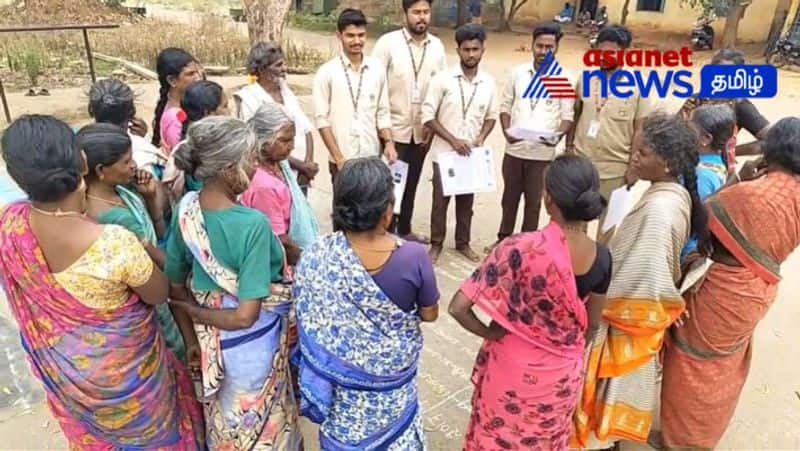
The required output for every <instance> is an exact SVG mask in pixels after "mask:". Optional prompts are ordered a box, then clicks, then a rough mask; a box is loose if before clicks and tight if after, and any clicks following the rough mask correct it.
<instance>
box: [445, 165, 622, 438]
mask: <svg viewBox="0 0 800 451" xmlns="http://www.w3.org/2000/svg"><path fill="white" fill-rule="evenodd" d="M599 189H600V176H599V174H598V173H597V170H596V169H595V168H594V166H593V165H592V163H591V162H590V161H589V160H588V159H586V158H583V157H579V156H574V155H563V156H560V157H558V158H556V159H555V160H554V161H553V162H552V163H551V164H550V165H549V167H548V169H547V172H546V174H545V194H544V201H545V207H546V208H547V212H548V214H549V215H550V218H551V222H550V224H549V225H548V226H547V227H545V228H544V229H542V230H540V231H534V232H525V233H521V234H519V235H513V236H511V237H509V238H506V239H505V240H503V241H501V242H500V243H499V244H498V245H497V247H495V248H494V250H492V252H491V253H490V254H489V256H488V257H487V258H486V260H485V261H484V262H483V264H482V265H481V266H480V267H479V268H478V269H477V270H476V271H475V272H474V273H473V275H472V277H471V278H470V279H468V280H467V281H465V282H464V284H462V285H461V288H460V290H459V291H458V293H456V295H455V296H454V297H453V300H452V302H451V303H450V314H451V315H452V316H453V317H454V318H455V319H456V320H457V321H458V322H459V323H460V324H461V325H462V326H463V327H464V328H465V329H467V330H468V331H470V332H472V333H473V334H475V335H477V336H479V337H481V338H483V339H484V342H483V346H482V347H481V349H480V351H479V352H478V357H477V359H476V362H475V369H474V371H473V373H472V382H473V383H474V384H475V394H474V396H473V398H472V417H471V419H470V424H469V429H468V431H467V437H466V442H465V444H464V449H465V450H470V451H471V450H482V449H542V450H566V449H567V448H568V445H569V437H570V432H571V429H572V428H571V426H572V422H571V419H572V414H573V412H574V411H575V405H576V402H577V398H578V393H579V391H580V387H581V379H582V376H583V369H584V364H583V355H584V335H585V334H586V332H587V329H589V326H590V325H594V324H595V323H596V322H597V321H598V319H597V318H596V317H597V316H598V315H599V311H600V309H601V308H602V306H603V303H604V300H605V297H604V294H605V292H606V289H607V288H608V284H609V280H610V278H611V256H610V254H609V251H608V249H606V248H605V247H604V246H602V245H600V244H597V243H595V242H594V241H592V240H591V239H590V238H589V237H588V236H587V235H586V226H587V222H589V221H593V220H595V219H597V217H598V216H600V214H601V213H602V212H603V209H604V208H605V206H606V200H605V199H604V198H603V197H602V195H601V194H600V191H599ZM586 302H588V303H589V311H590V313H589V314H588V315H587V307H586V305H585V303H586ZM474 306H477V307H478V308H479V309H480V310H481V311H482V312H484V313H486V314H487V315H489V317H490V318H491V323H490V324H489V326H486V325H484V324H483V323H482V322H481V321H480V320H479V319H478V317H477V316H476V314H475V311H474Z"/></svg>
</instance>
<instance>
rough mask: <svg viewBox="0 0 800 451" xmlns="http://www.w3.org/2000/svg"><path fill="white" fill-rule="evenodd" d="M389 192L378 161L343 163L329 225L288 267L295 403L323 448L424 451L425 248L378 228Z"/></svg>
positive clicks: (429, 292)
mask: <svg viewBox="0 0 800 451" xmlns="http://www.w3.org/2000/svg"><path fill="white" fill-rule="evenodd" d="M393 193H394V182H393V181H392V174H391V172H390V171H389V168H388V167H387V166H386V164H385V163H384V162H383V161H381V160H380V159H378V158H362V159H355V160H350V161H348V162H347V163H346V164H345V165H344V167H343V168H342V170H341V172H340V173H339V175H338V176H337V180H336V185H335V187H334V201H333V203H334V213H333V218H334V225H335V228H336V229H337V230H339V231H337V232H335V233H333V234H330V235H327V236H324V237H322V238H320V239H319V240H317V242H316V243H314V244H313V245H312V246H311V247H310V248H308V249H307V250H305V251H303V254H302V255H301V257H300V264H299V265H298V267H297V278H296V280H295V287H294V289H295V297H296V299H297V325H298V333H299V338H300V347H299V350H298V352H297V353H296V354H295V356H294V359H295V360H296V363H297V365H298V367H299V370H300V392H301V395H302V398H301V406H300V407H301V410H302V412H303V414H304V415H305V416H307V417H308V418H309V419H311V420H312V421H314V422H315V423H320V424H321V427H320V432H319V437H320V444H321V448H322V449H323V450H331V451H332V450H354V451H355V450H359V451H361V450H397V451H409V450H422V449H425V437H424V433H423V430H422V415H421V412H420V406H419V400H418V399H417V398H418V393H417V383H416V374H417V365H418V363H419V358H420V351H421V350H422V333H421V331H420V327H419V325H420V321H433V320H435V319H436V316H437V314H438V304H437V302H438V300H439V292H438V289H437V287H436V279H435V277H434V275H433V265H432V264H431V262H430V259H429V258H428V254H427V252H426V249H425V248H424V247H423V246H422V245H420V244H417V243H411V242H405V241H402V240H400V239H398V238H397V237H395V236H393V235H391V234H390V233H388V232H387V229H388V227H389V225H390V224H391V221H392V216H393V214H392V212H393V203H394V195H393Z"/></svg>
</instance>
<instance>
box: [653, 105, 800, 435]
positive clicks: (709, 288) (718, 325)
mask: <svg viewBox="0 0 800 451" xmlns="http://www.w3.org/2000/svg"><path fill="white" fill-rule="evenodd" d="M762 148H763V149H764V157H763V159H762V160H759V161H757V162H753V163H746V164H745V167H743V168H742V170H741V171H740V172H739V176H738V177H737V178H736V180H741V182H739V183H734V184H733V185H731V186H726V187H724V188H722V189H721V190H720V191H719V192H718V193H716V194H715V195H713V196H711V197H710V198H709V200H708V201H707V206H708V211H709V212H710V216H711V217H710V220H709V229H710V230H711V243H712V247H713V253H712V254H711V261H712V263H711V265H710V266H709V267H708V270H707V271H706V273H705V276H704V279H703V280H702V282H701V283H700V284H698V285H697V286H694V287H692V288H691V289H689V290H688V291H687V293H685V298H686V308H687V310H688V311H689V312H690V313H691V315H689V316H688V318H686V319H685V320H684V323H683V325H682V326H681V327H673V328H672V329H670V334H669V340H668V342H667V343H668V345H667V346H666V352H665V353H664V373H663V374H664V379H663V382H662V386H661V429H662V433H663V438H664V444H665V445H666V446H668V447H670V449H714V448H715V447H716V446H717V443H719V441H720V439H721V438H722V435H723V434H724V433H725V430H726V429H727V427H728V424H729V423H730V421H731V418H732V417H733V413H734V411H735V410H736V405H737V403H738V401H739V396H740V395H741V393H742V387H743V386H744V384H745V381H746V380H747V374H748V372H749V371H750V359H751V357H752V352H753V348H752V341H753V333H754V331H755V328H756V326H758V323H759V322H761V319H763V318H764V315H766V313H767V311H768V310H769V308H770V307H771V306H772V303H773V302H775V299H776V298H777V294H778V285H779V283H780V280H781V274H780V267H781V264H783V262H784V261H786V259H787V258H788V257H789V255H791V254H792V253H793V252H794V251H795V249H797V246H798V245H800V213H799V212H800V119H799V118H796V117H788V118H784V119H781V120H780V121H778V122H777V123H775V125H773V126H772V127H771V128H770V129H769V131H768V132H767V134H766V137H765V139H764V141H763V142H762Z"/></svg>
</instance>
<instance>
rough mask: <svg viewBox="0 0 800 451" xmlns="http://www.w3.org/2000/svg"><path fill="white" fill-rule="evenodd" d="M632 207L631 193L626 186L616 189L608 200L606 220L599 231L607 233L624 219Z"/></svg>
mask: <svg viewBox="0 0 800 451" xmlns="http://www.w3.org/2000/svg"><path fill="white" fill-rule="evenodd" d="M632 207H633V193H632V192H631V190H630V189H628V187H627V186H623V187H621V188H617V189H615V190H614V191H612V192H611V199H609V200H608V212H607V213H606V220H605V221H603V225H602V228H601V230H602V231H603V233H606V232H608V231H609V230H611V229H613V228H614V227H616V226H618V225H619V223H621V222H622V220H623V219H624V218H625V215H627V214H628V212H629V211H630V209H631V208H632Z"/></svg>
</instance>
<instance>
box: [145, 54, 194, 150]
mask: <svg viewBox="0 0 800 451" xmlns="http://www.w3.org/2000/svg"><path fill="white" fill-rule="evenodd" d="M196 62H197V60H196V59H195V58H194V57H193V56H192V55H191V54H189V52H187V51H186V50H183V49H179V48H175V47H169V48H166V49H164V50H162V51H161V53H159V54H158V59H157V60H156V72H157V73H158V83H159V84H160V85H161V88H160V89H159V90H158V96H159V97H158V103H156V112H155V117H154V118H153V145H154V146H156V147H158V146H160V145H161V115H163V114H164V109H165V108H166V107H167V100H168V96H169V89H170V85H169V78H170V77H178V76H179V75H180V74H181V72H182V71H183V68H184V67H186V66H188V65H189V64H191V63H196Z"/></svg>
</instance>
